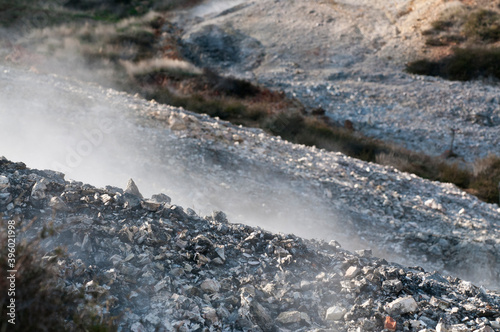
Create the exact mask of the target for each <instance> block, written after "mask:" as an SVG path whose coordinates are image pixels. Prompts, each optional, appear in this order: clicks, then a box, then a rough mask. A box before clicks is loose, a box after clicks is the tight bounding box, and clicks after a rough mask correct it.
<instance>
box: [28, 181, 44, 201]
mask: <svg viewBox="0 0 500 332" xmlns="http://www.w3.org/2000/svg"><path fill="white" fill-rule="evenodd" d="M45 183H46V180H45V179H44V178H42V179H40V180H38V181H37V182H36V183H35V185H34V186H33V188H32V189H31V197H33V198H34V199H43V198H45V197H46V194H45V191H46V190H47V185H46V184H45Z"/></svg>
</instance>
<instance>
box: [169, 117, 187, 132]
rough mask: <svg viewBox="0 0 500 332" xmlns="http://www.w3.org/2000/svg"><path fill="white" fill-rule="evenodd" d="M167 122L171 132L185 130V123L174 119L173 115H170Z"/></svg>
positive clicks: (176, 118)
mask: <svg viewBox="0 0 500 332" xmlns="http://www.w3.org/2000/svg"><path fill="white" fill-rule="evenodd" d="M168 122H169V124H170V129H172V130H176V131H177V130H186V129H187V126H186V123H185V122H184V120H182V119H180V118H178V117H176V116H175V115H174V114H172V115H171V116H170V118H169V119H168Z"/></svg>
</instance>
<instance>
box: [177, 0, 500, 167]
mask: <svg viewBox="0 0 500 332" xmlns="http://www.w3.org/2000/svg"><path fill="white" fill-rule="evenodd" d="M240 2H241V1H240ZM240 2H236V3H235V7H232V8H231V9H227V10H225V11H222V12H221V11H216V12H211V11H208V14H207V15H206V16H203V17H200V15H199V11H197V10H196V9H194V10H193V11H191V12H190V11H187V12H184V13H183V14H179V15H178V17H179V18H178V19H177V24H178V25H179V27H181V28H182V29H184V34H183V36H182V40H183V42H184V43H185V44H186V45H187V51H186V52H187V53H188V56H189V54H191V53H194V55H192V60H193V61H194V62H195V64H197V65H199V66H208V67H213V68H220V69H223V70H224V71H225V72H229V73H232V74H233V75H237V76H241V77H246V78H253V79H255V80H256V81H258V82H260V83H262V84H265V85H268V86H270V87H273V88H276V89H279V90H284V91H286V92H287V93H288V94H289V95H290V96H292V97H296V98H298V99H299V100H301V101H302V102H303V103H304V104H306V105H307V106H309V107H310V108H311V109H313V108H317V107H322V108H323V109H325V110H326V112H327V114H328V115H329V116H330V117H331V118H332V119H333V120H334V121H336V122H337V123H340V124H343V123H344V121H345V120H349V121H352V122H353V124H354V127H355V129H356V130H359V131H361V132H363V133H364V134H366V135H368V136H372V137H377V138H381V139H383V140H386V141H392V142H395V143H397V144H399V145H401V146H405V147H407V148H409V149H412V150H414V151H420V152H426V153H429V154H432V155H441V154H442V153H443V152H444V151H445V150H446V149H448V148H449V146H450V142H451V134H450V130H451V129H458V134H457V135H456V140H455V144H456V145H455V146H454V148H455V151H456V152H457V154H458V155H459V156H460V157H461V158H462V159H464V160H466V161H474V160H476V159H478V158H481V157H485V156H486V155H488V154H496V155H498V154H500V141H499V139H500V138H499V137H500V135H499V129H498V128H499V125H500V106H499V104H500V100H499V99H498V97H497V96H498V93H499V90H498V87H497V86H488V85H484V84H483V82H469V83H462V82H448V81H445V80H442V79H437V78H433V77H418V76H414V75H410V74H405V73H404V72H403V70H404V65H405V64H406V63H407V62H409V61H412V60H415V59H418V58H420V57H422V56H423V55H425V54H426V52H427V53H428V52H431V50H429V49H428V48H426V47H425V40H424V39H425V38H424V36H423V32H424V31H426V30H427V29H429V28H430V27H431V23H432V22H433V20H436V19H438V18H439V17H440V14H441V13H443V12H446V11H450V10H452V9H456V8H460V7H463V6H465V5H470V4H469V3H467V2H466V1H463V2H460V1H443V0H437V1H415V0H405V1H368V0H367V1H364V0H349V1H324V0H316V1H293V2H287V3H286V5H285V4H284V2H281V1H274V0H264V1H256V2H242V3H241V4H239V5H237V4H238V3H240ZM174 21H175V20H174ZM235 50H237V51H235Z"/></svg>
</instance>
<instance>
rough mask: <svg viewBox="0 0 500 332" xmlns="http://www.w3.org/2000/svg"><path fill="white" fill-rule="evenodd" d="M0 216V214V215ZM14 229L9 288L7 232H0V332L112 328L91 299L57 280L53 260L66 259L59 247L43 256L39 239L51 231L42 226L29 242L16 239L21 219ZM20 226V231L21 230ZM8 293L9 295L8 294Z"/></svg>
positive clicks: (4, 226)
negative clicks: (13, 274) (13, 277)
mask: <svg viewBox="0 0 500 332" xmlns="http://www.w3.org/2000/svg"><path fill="white" fill-rule="evenodd" d="M0 217H1V214H0ZM0 220H1V221H0V224H1V227H2V229H4V230H7V229H8V221H7V220H5V219H3V218H0ZM15 222H16V228H17V232H18V237H17V239H16V240H17V241H19V242H17V243H16V245H15V266H14V268H12V269H9V270H16V271H17V272H16V273H15V287H11V284H10V280H9V279H7V277H10V276H11V273H10V272H8V269H7V268H6V267H7V266H8V258H9V256H8V255H9V246H8V244H9V243H10V242H8V237H7V232H1V233H0V266H1V267H2V268H1V269H0V303H1V304H2V305H1V308H0V314H1V315H2V316H1V317H2V319H1V320H0V331H13V332H14V331H23V332H24V331H81V332H106V331H116V328H115V327H113V324H112V320H111V319H102V317H100V316H99V315H98V314H97V313H96V311H95V310H94V306H93V303H95V302H92V300H89V299H85V297H84V296H83V294H81V293H80V292H76V293H75V292H73V291H71V290H68V289H66V288H65V287H64V283H62V284H61V283H60V280H59V276H58V274H59V273H62V271H60V270H59V268H58V264H57V261H58V260H60V259H65V258H66V259H67V257H65V254H64V251H63V250H62V249H60V248H58V249H55V250H54V251H53V252H50V253H47V255H45V256H43V255H42V254H41V250H40V243H41V241H42V240H43V239H44V238H45V237H46V236H48V235H49V234H50V232H53V231H54V230H52V229H46V230H44V231H43V232H42V233H41V234H39V237H38V238H37V239H35V240H32V241H30V242H27V241H20V236H19V235H20V234H22V233H24V232H25V231H26V230H25V229H24V228H22V227H21V226H23V227H24V226H26V225H23V224H22V220H21V218H17V219H16V220H15ZM21 229H23V231H22V232H21ZM13 289H14V292H15V323H16V324H11V323H9V322H8V320H9V319H11V318H13V316H9V315H8V314H9V313H10V312H11V310H10V308H8V307H7V306H8V305H9V304H10V303H11V298H12V297H11V296H10V295H9V291H12V290H13ZM11 295H12V294H11Z"/></svg>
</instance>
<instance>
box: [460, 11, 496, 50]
mask: <svg viewBox="0 0 500 332" xmlns="http://www.w3.org/2000/svg"><path fill="white" fill-rule="evenodd" d="M464 31H465V33H466V35H467V36H469V37H473V38H478V39H479V40H481V41H483V42H489V43H491V42H496V41H498V40H500V14H498V13H497V12H494V11H491V10H486V9H480V10H478V11H475V12H472V13H471V14H470V15H469V17H468V19H467V21H466V22H465V24H464Z"/></svg>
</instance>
